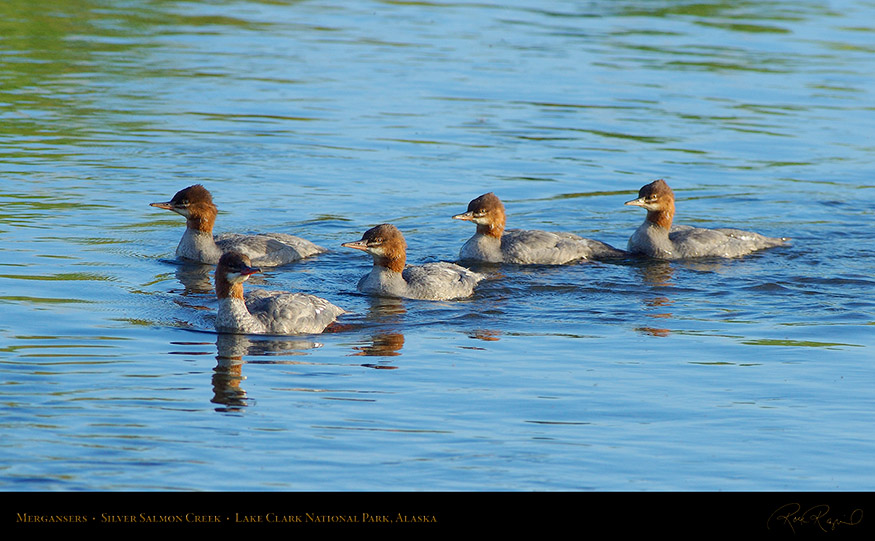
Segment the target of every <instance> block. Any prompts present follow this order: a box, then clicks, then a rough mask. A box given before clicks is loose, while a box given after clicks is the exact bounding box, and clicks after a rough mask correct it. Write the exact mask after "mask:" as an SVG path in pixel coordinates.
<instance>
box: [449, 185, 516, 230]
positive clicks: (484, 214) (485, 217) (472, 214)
mask: <svg viewBox="0 0 875 541" xmlns="http://www.w3.org/2000/svg"><path fill="white" fill-rule="evenodd" d="M453 219H454V220H464V221H466V222H474V223H475V224H477V233H480V234H481V235H488V236H490V237H495V238H501V234H502V233H503V232H504V224H505V222H506V220H507V217H506V215H505V213H504V204H503V203H502V202H501V199H499V198H498V196H496V195H495V194H494V193H492V192H489V193H486V194H483V195H481V196H480V197H478V198H477V199H474V200H472V201H471V202H470V203H468V211H467V212H463V213H462V214H456V215H455V216H453Z"/></svg>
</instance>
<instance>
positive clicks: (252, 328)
mask: <svg viewBox="0 0 875 541" xmlns="http://www.w3.org/2000/svg"><path fill="white" fill-rule="evenodd" d="M216 297H218V299H219V310H218V313H217V314H216V330H219V331H224V332H238V333H261V332H264V324H263V323H262V322H261V321H259V320H258V319H256V318H255V316H253V315H252V314H250V313H249V310H248V309H247V308H246V301H245V300H244V299H243V284H242V283H236V284H232V283H230V282H228V281H227V280H225V279H223V278H219V277H217V278H216Z"/></svg>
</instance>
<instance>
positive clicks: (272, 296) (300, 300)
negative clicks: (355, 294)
mask: <svg viewBox="0 0 875 541" xmlns="http://www.w3.org/2000/svg"><path fill="white" fill-rule="evenodd" d="M257 272H261V269H259V268H256V267H252V263H251V261H250V259H249V257H248V256H247V255H245V254H242V253H240V252H228V253H226V254H223V255H222V257H221V258H219V264H218V266H217V267H216V297H217V298H218V299H219V311H218V314H217V315H216V330H217V331H219V332H228V333H237V334H316V333H321V332H322V331H323V330H325V328H326V327H328V326H329V325H331V324H332V323H333V322H334V320H335V319H337V316H339V315H340V314H343V313H344V310H343V309H342V308H339V307H337V306H335V305H333V304H331V303H330V302H328V301H327V300H325V299H322V298H319V297H316V296H313V295H307V294H304V293H287V292H285V291H264V290H262V289H256V290H254V291H250V292H249V293H248V294H247V295H246V296H245V297H244V295H243V282H245V281H246V280H248V279H249V277H250V276H252V275H253V274H255V273H257Z"/></svg>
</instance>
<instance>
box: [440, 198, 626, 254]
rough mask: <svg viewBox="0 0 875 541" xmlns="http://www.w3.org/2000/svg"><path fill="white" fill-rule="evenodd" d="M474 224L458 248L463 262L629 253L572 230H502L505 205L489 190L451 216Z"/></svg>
mask: <svg viewBox="0 0 875 541" xmlns="http://www.w3.org/2000/svg"><path fill="white" fill-rule="evenodd" d="M453 219H455V220H465V221H468V222H474V223H475V224H477V232H476V233H475V234H474V236H473V237H471V238H470V239H468V242H466V243H465V244H464V245H463V246H462V249H461V250H460V251H459V259H461V260H462V261H466V260H467V261H484V262H487V263H516V264H519V265H562V264H564V263H570V262H572V261H577V260H580V259H607V258H615V257H624V256H627V255H628V254H627V253H626V252H624V251H623V250H618V249H617V248H614V247H613V246H611V245H609V244H605V243H604V242H600V241H597V240H591V239H585V238H583V237H579V236H577V235H574V234H571V233H551V232H549V231H537V230H534V231H526V230H522V229H508V230H507V231H505V230H504V225H505V212H504V204H503V203H502V202H501V200H500V199H499V198H498V197H497V196H496V195H495V194H494V193H492V192H489V193H487V194H483V195H481V196H480V197H478V198H477V199H474V200H473V201H471V202H470V203H468V211H467V212H463V213H462V214H456V215H455V216H453Z"/></svg>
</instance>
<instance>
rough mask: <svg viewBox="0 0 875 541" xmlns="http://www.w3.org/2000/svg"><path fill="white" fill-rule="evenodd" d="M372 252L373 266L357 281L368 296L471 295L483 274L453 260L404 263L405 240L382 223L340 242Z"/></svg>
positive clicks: (443, 297)
mask: <svg viewBox="0 0 875 541" xmlns="http://www.w3.org/2000/svg"><path fill="white" fill-rule="evenodd" d="M341 246H344V247H346V248H354V249H356V250H362V251H363V252H367V253H369V254H371V256H372V257H373V258H374V268H373V269H371V272H369V273H368V274H366V275H365V276H364V277H363V278H362V279H361V280H359V283H358V290H359V291H361V292H362V293H368V294H371V295H382V296H385V297H403V298H407V299H424V300H449V299H459V298H463V297H470V296H471V295H472V294H473V292H474V286H475V285H477V283H478V282H479V281H480V280H482V279H483V278H485V276H484V275H482V274H479V273H476V272H473V271H470V270H468V269H466V268H464V267H460V266H459V265H456V264H454V263H446V262H443V261H441V262H436V263H426V264H425V265H416V266H405V261H406V259H407V252H406V250H407V243H406V242H405V241H404V235H402V234H401V231H398V228H396V227H395V226H394V225H391V224H381V225H378V226H376V227H372V228H371V229H368V230H367V231H365V233H364V235H362V238H361V240H357V241H354V242H345V243H343V244H341Z"/></svg>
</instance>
